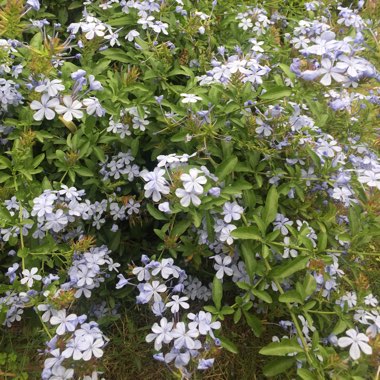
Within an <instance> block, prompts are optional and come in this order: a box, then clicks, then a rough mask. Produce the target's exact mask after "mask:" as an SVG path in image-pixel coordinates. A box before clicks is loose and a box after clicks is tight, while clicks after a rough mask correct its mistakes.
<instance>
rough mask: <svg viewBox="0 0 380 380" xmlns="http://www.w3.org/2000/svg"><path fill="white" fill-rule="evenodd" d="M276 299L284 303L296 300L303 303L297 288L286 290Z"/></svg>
mask: <svg viewBox="0 0 380 380" xmlns="http://www.w3.org/2000/svg"><path fill="white" fill-rule="evenodd" d="M278 300H279V301H280V302H284V303H292V302H296V303H300V304H302V303H303V299H302V297H301V295H300V294H299V293H298V292H297V290H289V291H288V292H285V293H284V294H281V295H280V296H279V297H278Z"/></svg>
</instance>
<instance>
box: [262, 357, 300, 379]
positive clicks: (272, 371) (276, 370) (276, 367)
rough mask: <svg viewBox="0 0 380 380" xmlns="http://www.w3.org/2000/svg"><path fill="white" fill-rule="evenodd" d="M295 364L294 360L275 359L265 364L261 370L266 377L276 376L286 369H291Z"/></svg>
mask: <svg viewBox="0 0 380 380" xmlns="http://www.w3.org/2000/svg"><path fill="white" fill-rule="evenodd" d="M294 363H295V359H294V358H277V359H274V360H272V361H270V362H269V363H267V364H265V366H264V368H263V372H264V375H265V376H267V377H271V376H277V375H279V374H280V373H283V372H285V371H286V370H287V369H289V368H291V367H293V365H294Z"/></svg>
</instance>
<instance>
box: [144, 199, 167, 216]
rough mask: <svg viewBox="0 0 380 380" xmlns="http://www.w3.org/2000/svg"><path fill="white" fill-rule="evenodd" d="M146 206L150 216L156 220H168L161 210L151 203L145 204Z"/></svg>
mask: <svg viewBox="0 0 380 380" xmlns="http://www.w3.org/2000/svg"><path fill="white" fill-rule="evenodd" d="M146 208H147V210H148V212H149V214H150V215H151V216H153V218H154V219H156V220H168V218H167V217H166V215H165V214H164V213H162V212H161V211H159V210H157V209H156V208H155V207H154V206H153V205H152V204H151V203H148V204H147V205H146Z"/></svg>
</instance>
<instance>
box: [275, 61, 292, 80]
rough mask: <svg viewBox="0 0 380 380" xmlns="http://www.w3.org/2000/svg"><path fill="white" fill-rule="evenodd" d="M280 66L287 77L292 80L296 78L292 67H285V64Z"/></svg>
mask: <svg viewBox="0 0 380 380" xmlns="http://www.w3.org/2000/svg"><path fill="white" fill-rule="evenodd" d="M278 66H279V67H280V68H281V69H282V71H283V72H284V73H285V74H286V75H287V77H288V78H290V79H295V78H296V74H294V73H293V72H292V71H291V70H290V67H289V66H288V65H285V64H284V63H280V64H279V65H278Z"/></svg>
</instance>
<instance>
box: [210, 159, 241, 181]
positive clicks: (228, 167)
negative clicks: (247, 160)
mask: <svg viewBox="0 0 380 380" xmlns="http://www.w3.org/2000/svg"><path fill="white" fill-rule="evenodd" d="M237 163H238V159H237V157H235V156H232V157H230V158H228V159H227V160H225V161H223V162H222V163H221V164H220V165H219V166H218V167H217V169H216V171H215V175H216V176H217V177H218V179H219V181H222V180H223V179H224V178H226V176H228V174H230V173H231V172H232V171H233V170H234V168H235V166H236V165H237Z"/></svg>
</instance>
